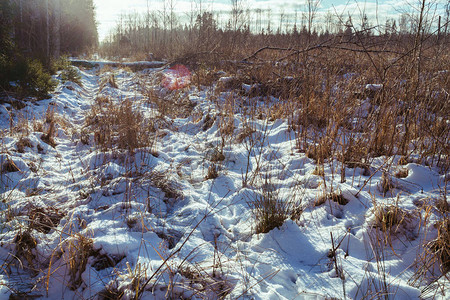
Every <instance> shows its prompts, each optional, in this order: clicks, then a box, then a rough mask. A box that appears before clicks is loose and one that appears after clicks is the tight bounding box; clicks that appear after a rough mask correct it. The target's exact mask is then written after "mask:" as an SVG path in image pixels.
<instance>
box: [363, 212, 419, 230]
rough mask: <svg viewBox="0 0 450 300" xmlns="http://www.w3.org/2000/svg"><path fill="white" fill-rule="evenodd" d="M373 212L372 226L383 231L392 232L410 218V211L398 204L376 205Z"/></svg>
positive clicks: (403, 225)
mask: <svg viewBox="0 0 450 300" xmlns="http://www.w3.org/2000/svg"><path fill="white" fill-rule="evenodd" d="M373 214H374V219H373V222H372V224H371V226H372V228H377V229H379V230H381V231H382V232H384V233H388V232H389V233H392V234H394V233H396V232H398V231H399V229H400V228H401V227H405V226H406V223H407V222H409V221H410V220H411V219H412V215H411V213H409V212H407V211H406V210H404V209H402V208H400V207H399V206H398V205H376V206H375V208H374V212H373Z"/></svg>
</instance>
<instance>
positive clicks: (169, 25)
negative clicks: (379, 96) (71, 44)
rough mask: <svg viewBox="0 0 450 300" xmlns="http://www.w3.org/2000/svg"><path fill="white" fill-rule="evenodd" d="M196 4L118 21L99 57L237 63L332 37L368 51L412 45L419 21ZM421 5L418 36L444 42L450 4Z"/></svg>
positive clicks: (169, 4)
mask: <svg viewBox="0 0 450 300" xmlns="http://www.w3.org/2000/svg"><path fill="white" fill-rule="evenodd" d="M201 2H202V1H194V2H193V3H195V4H197V5H194V6H193V7H192V10H191V11H190V12H185V14H183V15H179V14H178V15H177V14H176V13H175V10H174V7H175V6H176V0H164V1H163V3H164V6H163V8H162V9H159V10H157V9H147V11H144V12H141V13H136V12H135V13H131V14H124V15H121V16H120V17H119V19H118V20H117V24H116V26H115V28H114V29H113V30H112V31H111V32H110V34H109V36H108V37H107V38H106V39H105V40H104V41H103V42H102V45H101V47H100V50H101V53H102V54H103V55H104V56H109V57H134V58H145V56H146V54H148V53H152V54H153V57H156V58H168V57H167V56H171V57H179V56H183V55H189V54H193V53H202V52H209V53H220V54H224V55H226V56H230V55H231V56H232V57H235V58H236V57H238V56H239V54H242V55H244V56H245V55H246V54H245V53H244V52H246V53H247V54H248V52H251V51H256V50H257V49H259V48H261V47H265V46H274V47H281V48H289V47H291V48H305V47H309V46H311V45H312V44H318V43H319V44H320V43H322V42H324V41H326V40H329V39H330V38H333V37H336V38H337V39H336V40H335V41H336V43H342V42H350V43H351V42H358V43H359V44H361V43H364V44H365V45H371V44H379V43H380V40H381V39H384V40H386V41H387V40H389V43H390V44H391V45H398V44H401V42H402V41H406V40H411V39H414V38H415V34H416V33H417V30H418V19H419V18H418V16H417V14H414V13H406V12H404V13H399V15H398V17H397V18H388V19H386V20H385V21H383V22H382V23H379V20H378V19H376V20H371V19H369V17H368V16H367V14H366V13H364V12H361V13H360V15H356V16H355V15H354V16H353V18H352V16H350V15H345V14H338V13H337V12H336V13H331V12H327V13H325V14H323V13H320V14H319V7H320V2H321V1H320V0H305V5H304V9H303V11H294V12H292V11H291V12H289V13H287V12H285V11H283V10H281V11H280V12H279V13H277V12H274V11H272V10H271V9H267V10H263V9H250V8H248V5H247V4H246V1H244V0H232V1H231V9H230V10H229V11H214V10H207V9H204V7H202V6H201ZM199 3H200V5H199ZM424 3H425V4H426V5H427V16H426V17H427V18H426V19H425V20H424V22H423V24H421V26H420V30H421V32H422V34H423V35H424V36H427V35H434V36H435V37H436V38H439V39H441V40H442V39H443V38H447V39H448V35H449V30H448V29H449V24H448V23H449V15H450V4H447V5H445V7H443V9H441V8H439V9H440V12H441V13H442V12H444V13H443V14H442V16H438V15H436V14H434V13H432V11H433V10H434V9H435V7H434V6H433V5H434V4H433V3H431V2H430V3H428V2H427V1H424ZM374 22H375V23H377V24H373V23H374ZM429 40H433V39H429ZM242 55H241V56H242Z"/></svg>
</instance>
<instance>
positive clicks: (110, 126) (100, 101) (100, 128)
mask: <svg viewBox="0 0 450 300" xmlns="http://www.w3.org/2000/svg"><path fill="white" fill-rule="evenodd" d="M86 123H87V124H86V125H87V126H90V128H91V130H92V131H93V133H94V141H95V143H96V145H97V147H99V148H100V149H102V150H103V151H107V150H112V149H115V148H116V147H117V148H118V149H123V150H129V151H134V150H135V149H137V148H141V147H151V146H152V145H153V139H152V137H151V135H150V132H152V131H154V130H153V129H152V126H151V124H150V122H149V121H148V120H146V119H145V118H144V117H143V115H142V114H141V113H140V112H139V111H138V109H137V108H134V107H133V102H132V101H131V100H124V101H122V102H120V103H113V102H111V101H109V100H107V98H104V97H98V98H97V101H96V104H95V105H94V106H93V107H92V109H91V111H90V112H89V113H88V116H87V117H86Z"/></svg>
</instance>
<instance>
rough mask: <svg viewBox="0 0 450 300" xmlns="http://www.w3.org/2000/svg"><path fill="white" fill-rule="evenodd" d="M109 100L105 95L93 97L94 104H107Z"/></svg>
mask: <svg viewBox="0 0 450 300" xmlns="http://www.w3.org/2000/svg"><path fill="white" fill-rule="evenodd" d="M109 102H110V100H109V97H107V96H97V97H96V98H95V104H97V105H103V104H108V103H109Z"/></svg>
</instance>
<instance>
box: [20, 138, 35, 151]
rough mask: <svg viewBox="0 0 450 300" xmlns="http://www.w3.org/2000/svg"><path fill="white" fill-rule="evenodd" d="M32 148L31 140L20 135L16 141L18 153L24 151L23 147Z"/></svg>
mask: <svg viewBox="0 0 450 300" xmlns="http://www.w3.org/2000/svg"><path fill="white" fill-rule="evenodd" d="M27 147H28V148H33V144H32V143H31V140H30V139H29V138H27V137H21V138H20V139H19V141H18V142H17V143H16V149H17V152H19V153H24V152H25V148H27Z"/></svg>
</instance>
